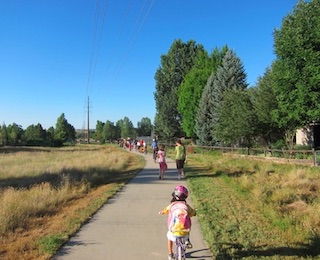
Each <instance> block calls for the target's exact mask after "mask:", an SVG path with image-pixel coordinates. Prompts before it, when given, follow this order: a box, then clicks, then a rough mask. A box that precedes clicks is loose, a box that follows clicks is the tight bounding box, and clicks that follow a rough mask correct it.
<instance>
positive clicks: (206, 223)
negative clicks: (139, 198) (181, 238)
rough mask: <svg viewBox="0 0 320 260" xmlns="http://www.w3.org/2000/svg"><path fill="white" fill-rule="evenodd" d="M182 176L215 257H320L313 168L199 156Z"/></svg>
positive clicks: (318, 187)
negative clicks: (185, 176) (317, 247)
mask: <svg viewBox="0 0 320 260" xmlns="http://www.w3.org/2000/svg"><path fill="white" fill-rule="evenodd" d="M186 172H187V180H188V186H189V189H190V191H191V198H192V201H193V204H194V206H195V207H196V208H197V209H198V218H199V221H200V224H201V228H202V231H203V234H204V237H205V239H206V241H207V243H208V245H209V246H210V248H211V250H212V252H213V255H214V258H215V259H242V258H245V259H302V258H303V259H308V258H309V259H317V258H319V259H320V255H319V250H315V247H316V246H315V245H318V239H317V238H318V237H319V233H320V226H319V224H320V217H319V214H317V215H315V214H314V213H315V211H316V210H319V192H320V185H319V183H320V177H319V176H318V174H317V172H318V169H314V168H309V167H302V166H293V165H277V164H274V163H272V162H260V161H259V162H258V161H254V160H249V159H248V158H235V157H228V156H222V155H221V154H220V155H219V154H217V153H214V154H211V153H210V154H206V153H201V154H190V155H188V163H187V165H186ZM306 227H308V228H306ZM310 237H312V239H310Z"/></svg>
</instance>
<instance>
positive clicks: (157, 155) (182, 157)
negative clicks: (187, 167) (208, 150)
mask: <svg viewBox="0 0 320 260" xmlns="http://www.w3.org/2000/svg"><path fill="white" fill-rule="evenodd" d="M151 147H152V150H153V160H154V162H156V161H158V162H159V179H161V180H163V179H164V173H165V171H166V170H167V169H168V165H167V163H166V152H165V145H163V144H162V145H160V147H158V143H157V141H156V140H155V139H153V142H152V144H151ZM175 154H176V155H175V159H176V167H177V171H178V178H179V179H181V178H184V164H185V161H186V149H185V147H184V145H183V144H182V142H181V140H180V139H177V140H176V146H175Z"/></svg>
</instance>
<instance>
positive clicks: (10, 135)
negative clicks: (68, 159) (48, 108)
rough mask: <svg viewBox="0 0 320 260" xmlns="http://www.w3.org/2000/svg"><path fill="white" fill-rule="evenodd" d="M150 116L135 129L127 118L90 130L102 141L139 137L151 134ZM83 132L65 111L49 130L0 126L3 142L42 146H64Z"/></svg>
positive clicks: (92, 135) (35, 127) (38, 125)
mask: <svg viewBox="0 0 320 260" xmlns="http://www.w3.org/2000/svg"><path fill="white" fill-rule="evenodd" d="M151 132H152V123H151V119H150V118H148V117H144V118H142V119H141V121H140V122H138V127H137V128H135V127H134V126H133V124H132V122H131V121H130V120H129V118H127V117H125V118H124V119H121V120H119V121H117V123H116V124H114V123H113V122H110V121H106V123H103V122H101V121H97V125H96V129H95V131H90V136H91V137H92V138H93V139H94V140H96V141H99V142H100V143H105V142H110V141H113V140H119V139H120V138H128V137H130V138H136V137H137V136H151ZM81 135H82V133H81V132H78V133H77V132H76V130H75V128H74V127H73V126H72V125H71V124H69V123H68V121H67V119H66V118H65V115H64V114H61V116H60V117H58V119H57V123H56V126H55V127H50V128H48V129H47V130H46V129H44V128H43V127H42V125H41V124H37V125H30V126H28V127H27V128H26V129H25V130H24V129H23V128H22V127H21V126H20V125H18V124H15V123H13V124H11V125H8V126H6V125H5V124H3V125H2V126H0V145H2V146H3V145H42V146H61V145H63V143H65V142H71V143H72V142H74V141H75V140H76V138H78V139H81V138H83V139H85V138H86V136H81Z"/></svg>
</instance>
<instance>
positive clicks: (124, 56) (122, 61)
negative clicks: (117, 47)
mask: <svg viewBox="0 0 320 260" xmlns="http://www.w3.org/2000/svg"><path fill="white" fill-rule="evenodd" d="M154 2H155V0H152V2H151V4H150V6H149V8H148V10H147V11H146V14H145V15H144V18H143V19H142V18H141V17H142V14H143V11H144V10H145V7H146V3H147V0H145V2H144V4H143V6H142V8H141V10H140V12H139V15H138V17H137V19H136V21H135V23H134V26H133V27H132V30H131V32H130V34H129V37H128V39H127V41H126V45H125V48H124V50H123V52H122V55H121V58H120V59H119V62H118V64H117V65H116V66H115V71H114V74H113V75H111V76H110V77H109V78H108V81H109V82H110V81H111V79H113V80H116V79H117V77H118V75H119V73H120V71H121V70H122V68H123V66H124V64H125V62H126V60H127V57H128V55H129V54H130V52H131V50H132V49H133V47H134V44H135V43H136V41H137V39H138V36H139V34H140V32H141V29H142V27H143V25H144V23H145V21H146V19H147V17H148V16H149V14H150V11H151V9H152V7H153V4H154ZM130 4H131V3H130ZM128 10H130V6H129V8H128ZM127 17H128V13H127V15H126V18H125V19H127ZM141 19H142V22H141V23H140V26H139V28H138V30H137V31H136V28H137V27H138V24H139V21H141ZM125 21H126V20H125ZM135 31H136V33H135V35H133V34H134V32H135ZM119 35H120V34H119ZM131 37H133V41H132V42H131V45H130V46H129V44H130V40H131ZM117 40H118V39H117ZM113 53H115V52H113ZM107 69H108V67H107ZM106 74H107V70H106V72H105V77H106ZM105 77H104V80H105ZM111 88H112V86H111V84H109V85H107V84H106V87H105V88H104V89H103V90H104V91H103V93H102V95H99V101H100V103H102V101H103V99H104V97H105V95H106V94H107V92H108V91H109V90H110V89H111ZM100 103H99V105H100Z"/></svg>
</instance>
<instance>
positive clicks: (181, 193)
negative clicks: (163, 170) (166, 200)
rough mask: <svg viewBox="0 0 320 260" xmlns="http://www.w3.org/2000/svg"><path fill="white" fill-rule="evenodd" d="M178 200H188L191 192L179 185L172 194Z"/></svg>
mask: <svg viewBox="0 0 320 260" xmlns="http://www.w3.org/2000/svg"><path fill="white" fill-rule="evenodd" d="M172 195H173V196H174V197H175V198H176V199H177V200H185V199H186V198H188V195H189V192H188V189H187V188H186V187H184V186H182V185H178V186H176V187H175V188H174V192H173V194H172Z"/></svg>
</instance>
